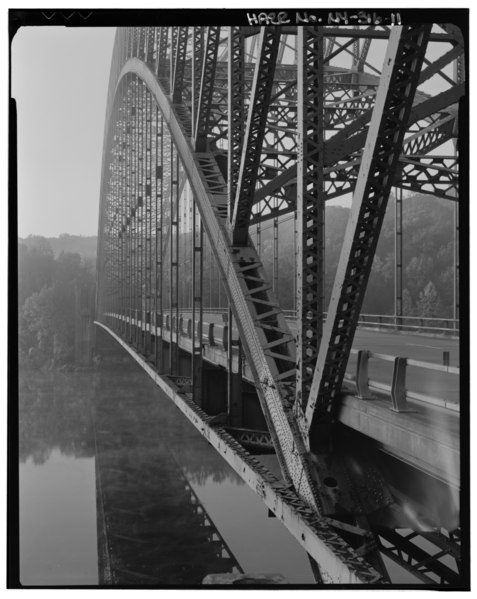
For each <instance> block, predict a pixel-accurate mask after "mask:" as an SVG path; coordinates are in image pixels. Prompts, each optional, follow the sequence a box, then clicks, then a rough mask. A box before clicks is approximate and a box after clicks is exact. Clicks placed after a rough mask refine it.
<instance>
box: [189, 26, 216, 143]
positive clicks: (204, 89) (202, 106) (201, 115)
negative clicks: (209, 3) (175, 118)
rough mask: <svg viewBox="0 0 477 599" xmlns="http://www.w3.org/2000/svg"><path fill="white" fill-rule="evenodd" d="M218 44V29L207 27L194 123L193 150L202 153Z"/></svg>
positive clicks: (208, 118)
mask: <svg viewBox="0 0 477 599" xmlns="http://www.w3.org/2000/svg"><path fill="white" fill-rule="evenodd" d="M219 43H220V27H207V36H206V40H205V47H204V55H203V65H202V77H201V83H200V94H199V101H198V106H197V120H196V122H195V127H194V132H195V149H196V152H204V151H205V150H206V146H207V135H208V133H209V120H210V110H211V104H212V98H213V94H214V81H215V68H216V66H217V52H218V49H219Z"/></svg>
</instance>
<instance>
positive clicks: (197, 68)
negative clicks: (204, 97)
mask: <svg viewBox="0 0 477 599" xmlns="http://www.w3.org/2000/svg"><path fill="white" fill-rule="evenodd" d="M203 46H204V28H203V27H194V29H193V39H192V102H191V122H192V135H193V137H194V138H195V130H196V122H197V109H198V105H199V97H200V83H201V78H202V77H201V76H202V65H203V60H204V47H203Z"/></svg>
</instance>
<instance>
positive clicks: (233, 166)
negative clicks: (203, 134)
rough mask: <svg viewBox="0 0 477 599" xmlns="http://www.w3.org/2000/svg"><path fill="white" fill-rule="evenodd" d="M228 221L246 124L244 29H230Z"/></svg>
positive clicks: (232, 207)
mask: <svg viewBox="0 0 477 599" xmlns="http://www.w3.org/2000/svg"><path fill="white" fill-rule="evenodd" d="M228 51H229V55H228V98H227V104H228V139H229V147H228V175H227V184H228V197H229V201H228V219H229V221H232V217H233V213H234V204H235V195H236V193H237V183H238V176H239V170H240V157H241V154H242V144H243V136H244V124H245V103H244V95H245V94H244V89H245V37H244V35H243V31H242V28H241V27H229V46H228Z"/></svg>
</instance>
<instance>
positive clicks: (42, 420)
mask: <svg viewBox="0 0 477 599" xmlns="http://www.w3.org/2000/svg"><path fill="white" fill-rule="evenodd" d="M90 381H91V379H90V375H89V376H87V375H85V374H78V373H70V374H69V375H65V374H61V373H42V372H39V371H34V370H28V371H22V372H21V373H20V379H19V383H20V384H19V458H20V462H25V461H26V460H27V459H28V458H31V459H32V461H33V463H34V464H37V465H40V464H44V463H45V462H46V461H47V460H48V458H49V457H50V455H51V452H52V450H53V449H55V448H57V449H58V450H59V451H60V453H61V454H63V455H65V456H69V457H76V458H80V457H92V456H93V455H94V438H93V429H92V423H91V414H90V409H91V398H92V393H93V387H92V385H91V382H90Z"/></svg>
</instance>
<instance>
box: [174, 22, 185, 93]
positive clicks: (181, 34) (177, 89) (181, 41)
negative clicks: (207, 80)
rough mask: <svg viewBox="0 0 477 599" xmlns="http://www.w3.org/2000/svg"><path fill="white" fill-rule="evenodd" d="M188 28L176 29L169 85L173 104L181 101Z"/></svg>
mask: <svg viewBox="0 0 477 599" xmlns="http://www.w3.org/2000/svg"><path fill="white" fill-rule="evenodd" d="M188 30H189V28H188V27H179V28H178V31H177V38H176V41H175V47H174V62H173V66H174V68H173V72H172V85H171V95H172V103H173V104H180V103H181V102H182V93H183V87H184V70H185V62H186V50H187V37H188Z"/></svg>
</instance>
